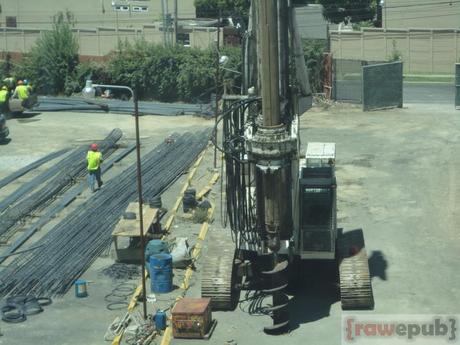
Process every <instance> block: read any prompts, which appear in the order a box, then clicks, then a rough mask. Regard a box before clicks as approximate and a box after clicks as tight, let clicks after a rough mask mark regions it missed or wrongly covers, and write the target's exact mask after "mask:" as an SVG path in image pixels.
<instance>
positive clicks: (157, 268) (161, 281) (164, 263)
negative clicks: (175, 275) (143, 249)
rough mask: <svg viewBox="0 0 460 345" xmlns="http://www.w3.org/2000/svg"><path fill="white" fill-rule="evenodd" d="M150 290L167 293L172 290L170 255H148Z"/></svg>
mask: <svg viewBox="0 0 460 345" xmlns="http://www.w3.org/2000/svg"><path fill="white" fill-rule="evenodd" d="M149 271H150V282H151V283H150V290H151V291H152V292H155V293H167V292H170V291H171V290H172V256H171V255H169V254H156V255H152V256H150V260H149Z"/></svg>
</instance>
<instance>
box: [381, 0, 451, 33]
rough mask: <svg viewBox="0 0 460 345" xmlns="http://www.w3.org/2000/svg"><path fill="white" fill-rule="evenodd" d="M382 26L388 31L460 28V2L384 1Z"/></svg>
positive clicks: (439, 0) (440, 0)
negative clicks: (388, 29)
mask: <svg viewBox="0 0 460 345" xmlns="http://www.w3.org/2000/svg"><path fill="white" fill-rule="evenodd" d="M382 17H383V18H382V26H383V27H386V28H390V29H393V28H394V29H406V28H430V29H439V28H443V29H445V28H449V29H458V28H460V2H458V1H446V0H384V6H383V9H382Z"/></svg>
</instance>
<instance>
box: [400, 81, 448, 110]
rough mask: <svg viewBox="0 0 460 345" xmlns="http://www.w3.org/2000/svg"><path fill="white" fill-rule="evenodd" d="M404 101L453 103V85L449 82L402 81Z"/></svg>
mask: <svg viewBox="0 0 460 345" xmlns="http://www.w3.org/2000/svg"><path fill="white" fill-rule="evenodd" d="M404 103H437V104H440V103H441V104H452V105H454V103H455V86H454V85H453V84H450V83H418V82H417V83H413V82H407V83H404Z"/></svg>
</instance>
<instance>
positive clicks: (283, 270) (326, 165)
mask: <svg viewBox="0 0 460 345" xmlns="http://www.w3.org/2000/svg"><path fill="white" fill-rule="evenodd" d="M249 13H250V19H249V27H248V30H247V32H246V34H245V35H244V42H243V46H244V54H243V55H244V64H243V73H242V76H243V77H242V80H243V85H242V91H243V94H242V95H225V94H224V96H223V112H222V114H220V116H219V118H218V120H217V123H216V128H215V130H217V126H218V125H219V124H222V131H221V133H222V140H221V141H220V142H221V143H222V144H220V145H221V146H219V144H218V143H217V139H216V138H214V144H215V145H216V146H217V147H218V148H219V149H220V150H221V151H222V152H223V153H224V154H225V155H224V164H225V171H226V177H225V179H223V180H224V181H226V183H225V190H224V192H223V193H224V194H223V195H225V204H226V208H227V209H226V216H227V217H226V219H227V220H228V223H229V225H230V228H231V235H230V232H224V231H222V232H220V235H219V236H216V237H215V238H214V239H212V238H211V239H210V240H209V248H208V253H207V258H206V259H207V260H206V261H205V262H204V267H203V269H202V284H201V286H202V287H201V295H202V297H209V298H211V305H212V308H213V310H232V309H234V308H235V307H236V305H237V303H238V301H239V295H240V291H241V290H243V289H245V290H252V291H255V292H256V293H254V294H253V298H254V301H253V304H256V306H255V307H254V308H255V309H257V314H259V315H267V316H270V317H271V318H272V321H273V324H272V325H270V326H267V327H265V328H264V331H265V332H266V333H269V334H272V333H281V332H287V331H289V330H290V327H289V322H290V316H289V303H290V301H289V297H288V296H287V294H286V293H285V289H286V287H287V286H288V284H289V283H290V279H289V278H290V274H289V272H294V274H293V275H297V276H298V275H299V274H301V271H300V269H301V267H302V266H299V265H298V263H299V262H302V261H304V260H330V261H334V260H335V262H336V264H337V266H336V267H338V271H339V281H338V283H339V284H338V285H340V296H341V300H342V308H343V309H356V308H359V309H364V308H373V305H374V299H373V295H372V286H371V281H370V275H369V267H368V262H367V255H366V251H365V247H364V239H363V234H362V231H352V232H345V233H342V232H341V231H338V228H337V208H336V204H337V183H336V177H335V144H333V143H310V144H308V146H307V149H306V154H303V153H302V151H301V146H300V136H299V116H300V115H302V113H304V112H305V111H306V110H308V109H309V108H310V107H311V95H312V94H311V90H310V85H309V81H308V73H307V69H306V66H305V60H304V56H303V52H302V42H301V39H300V35H299V28H298V26H297V23H296V18H295V13H294V8H293V5H292V2H291V1H285V0H253V1H252V6H251V10H250V12H249ZM246 90H247V93H246ZM225 236H227V237H225ZM231 240H233V243H232V241H231ZM353 248H354V249H353ZM312 279H315V277H312ZM269 298H271V303H270V304H266V305H265V303H264V302H265V300H266V299H269ZM259 304H260V305H259ZM305 312H308V311H305Z"/></svg>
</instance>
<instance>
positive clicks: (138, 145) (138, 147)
mask: <svg viewBox="0 0 460 345" xmlns="http://www.w3.org/2000/svg"><path fill="white" fill-rule="evenodd" d="M133 100H134V118H135V122H136V158H137V162H136V165H137V193H138V198H139V234H140V241H141V268H142V308H143V313H144V314H143V315H144V320H147V293H146V289H145V258H144V253H145V242H144V241H145V239H144V214H143V209H142V203H143V198H142V166H141V141H140V135H139V106H138V100H137V93H136V92H133Z"/></svg>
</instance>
